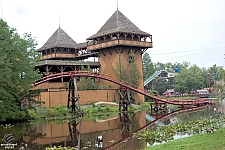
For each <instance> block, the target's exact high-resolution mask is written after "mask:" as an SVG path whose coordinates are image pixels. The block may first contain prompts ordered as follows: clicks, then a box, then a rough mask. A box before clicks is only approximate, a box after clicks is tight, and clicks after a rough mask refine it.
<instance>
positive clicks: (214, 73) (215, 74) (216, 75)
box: [207, 64, 223, 86]
mask: <svg viewBox="0 0 225 150" xmlns="http://www.w3.org/2000/svg"><path fill="white" fill-rule="evenodd" d="M221 70H223V67H222V66H217V65H216V64H214V65H213V66H212V67H209V68H208V69H207V73H209V74H210V85H211V86H212V85H213V83H214V80H216V81H219V80H221V79H222V75H221V73H220V71H221Z"/></svg>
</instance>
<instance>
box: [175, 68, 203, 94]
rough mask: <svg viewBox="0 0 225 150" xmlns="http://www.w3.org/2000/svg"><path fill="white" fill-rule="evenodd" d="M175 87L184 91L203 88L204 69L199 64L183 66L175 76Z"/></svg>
mask: <svg viewBox="0 0 225 150" xmlns="http://www.w3.org/2000/svg"><path fill="white" fill-rule="evenodd" d="M175 83H176V84H175V89H176V90H178V91H180V92H182V93H189V92H190V91H191V90H197V89H201V88H203V87H204V86H205V84H204V83H205V79H204V75H203V71H202V69H201V68H199V67H198V66H197V65H193V66H191V67H190V68H188V69H187V68H182V69H181V71H180V73H179V74H177V76H176V78H175Z"/></svg>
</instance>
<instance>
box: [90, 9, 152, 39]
mask: <svg viewBox="0 0 225 150" xmlns="http://www.w3.org/2000/svg"><path fill="white" fill-rule="evenodd" d="M116 32H125V33H134V34H141V35H150V34H148V33H146V32H143V31H141V30H140V29H139V28H138V27H137V26H136V25H135V24H134V23H132V22H131V21H130V20H129V19H128V18H127V17H126V16H125V15H124V14H122V13H121V12H120V11H119V10H118V9H117V10H116V11H115V12H114V13H113V15H112V16H111V17H110V18H109V19H108V20H107V21H106V23H105V24H104V25H103V26H102V27H101V28H100V30H99V31H98V32H97V33H96V34H94V35H92V36H91V37H89V38H88V40H90V39H92V38H95V37H98V36H102V35H104V34H105V35H106V34H110V33H116Z"/></svg>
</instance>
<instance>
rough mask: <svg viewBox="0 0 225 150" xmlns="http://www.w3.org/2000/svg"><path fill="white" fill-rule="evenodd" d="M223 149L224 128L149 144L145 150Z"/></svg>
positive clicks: (224, 146) (224, 144) (224, 147)
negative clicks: (155, 144)
mask: <svg viewBox="0 0 225 150" xmlns="http://www.w3.org/2000/svg"><path fill="white" fill-rule="evenodd" d="M181 149H182V150H225V128H221V129H219V130H217V131H215V132H212V133H206V134H195V135H193V136H191V137H187V138H183V139H178V140H173V141H169V142H167V143H165V144H161V145H157V146H150V147H147V148H146V150H181Z"/></svg>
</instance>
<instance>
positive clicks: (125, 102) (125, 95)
mask: <svg viewBox="0 0 225 150" xmlns="http://www.w3.org/2000/svg"><path fill="white" fill-rule="evenodd" d="M119 94H120V101H119V111H121V109H123V110H122V111H123V112H124V111H128V107H130V111H131V101H130V92H129V90H128V88H126V87H123V86H120V90H119Z"/></svg>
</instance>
